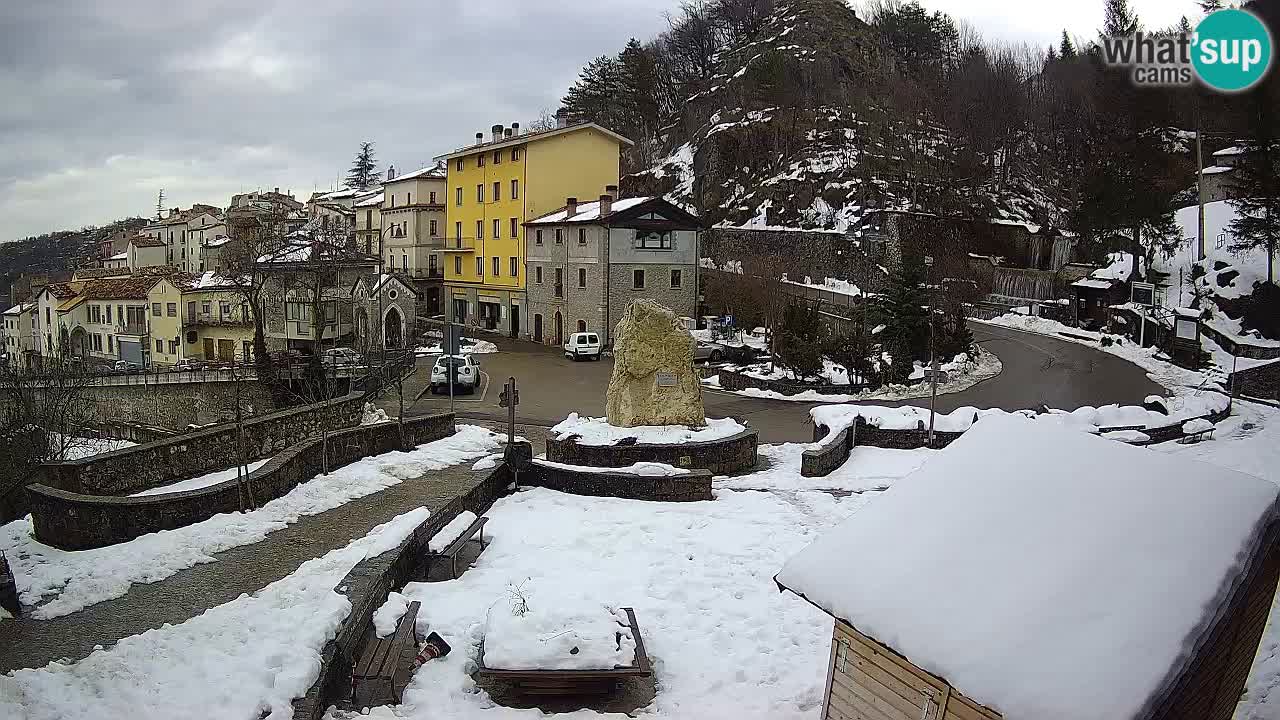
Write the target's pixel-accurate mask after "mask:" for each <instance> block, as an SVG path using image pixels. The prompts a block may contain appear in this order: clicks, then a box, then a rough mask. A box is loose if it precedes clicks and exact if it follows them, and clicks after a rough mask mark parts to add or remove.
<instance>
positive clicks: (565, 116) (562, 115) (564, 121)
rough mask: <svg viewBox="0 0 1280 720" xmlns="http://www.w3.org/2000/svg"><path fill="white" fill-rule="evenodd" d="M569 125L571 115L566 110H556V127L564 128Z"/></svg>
mask: <svg viewBox="0 0 1280 720" xmlns="http://www.w3.org/2000/svg"><path fill="white" fill-rule="evenodd" d="M568 125H569V113H568V111H566V110H565V109H564V108H560V109H559V110H556V127H558V128H562V127H567V126H568Z"/></svg>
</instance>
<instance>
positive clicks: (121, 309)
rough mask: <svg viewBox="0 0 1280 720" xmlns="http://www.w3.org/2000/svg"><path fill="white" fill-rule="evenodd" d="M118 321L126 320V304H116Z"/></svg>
mask: <svg viewBox="0 0 1280 720" xmlns="http://www.w3.org/2000/svg"><path fill="white" fill-rule="evenodd" d="M108 317H110V316H108ZM116 321H117V322H121V323H122V322H124V306H123V305H117V306H116Z"/></svg>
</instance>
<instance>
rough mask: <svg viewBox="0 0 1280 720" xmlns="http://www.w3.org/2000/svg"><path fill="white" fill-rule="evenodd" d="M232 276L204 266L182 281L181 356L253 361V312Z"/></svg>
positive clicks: (225, 360)
mask: <svg viewBox="0 0 1280 720" xmlns="http://www.w3.org/2000/svg"><path fill="white" fill-rule="evenodd" d="M239 287H240V285H239V284H237V283H236V282H235V281H234V280H233V279H231V278H226V277H222V276H219V275H217V274H216V273H214V272H213V271H212V270H206V271H205V272H204V273H201V274H200V275H198V276H195V277H193V278H190V280H189V281H188V282H185V283H183V285H182V288H181V290H182V308H181V312H182V345H183V357H186V358H192V359H198V360H204V361H206V362H222V363H229V362H241V363H248V362H252V361H253V314H252V312H251V310H250V308H249V306H248V305H247V304H246V303H245V296H244V293H243V292H242V291H241V290H240V289H239Z"/></svg>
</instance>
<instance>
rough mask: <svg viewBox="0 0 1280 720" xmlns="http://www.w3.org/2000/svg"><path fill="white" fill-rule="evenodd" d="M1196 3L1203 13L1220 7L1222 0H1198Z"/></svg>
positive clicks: (1206, 13)
mask: <svg viewBox="0 0 1280 720" xmlns="http://www.w3.org/2000/svg"><path fill="white" fill-rule="evenodd" d="M1198 4H1199V5H1200V9H1201V10H1203V11H1204V14H1205V15H1208V14H1209V13H1211V12H1215V11H1218V10H1221V9H1222V0H1200V2H1199V3H1198Z"/></svg>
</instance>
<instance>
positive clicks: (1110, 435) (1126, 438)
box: [1102, 430, 1151, 443]
mask: <svg viewBox="0 0 1280 720" xmlns="http://www.w3.org/2000/svg"><path fill="white" fill-rule="evenodd" d="M1102 437H1104V438H1106V439H1108V440H1117V441H1119V442H1125V443H1144V442H1150V440H1151V436H1150V435H1148V434H1146V433H1144V432H1141V431H1139V430H1111V431H1110V432H1104V433H1102Z"/></svg>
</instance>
